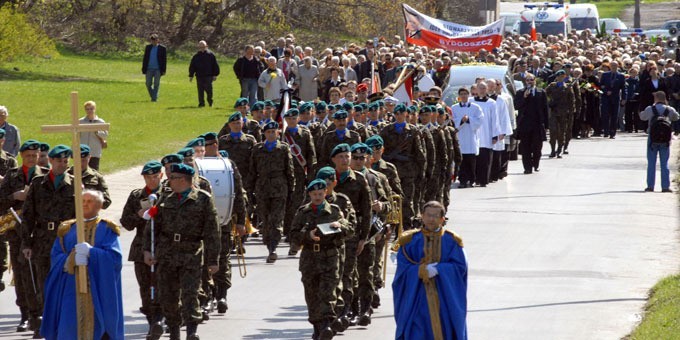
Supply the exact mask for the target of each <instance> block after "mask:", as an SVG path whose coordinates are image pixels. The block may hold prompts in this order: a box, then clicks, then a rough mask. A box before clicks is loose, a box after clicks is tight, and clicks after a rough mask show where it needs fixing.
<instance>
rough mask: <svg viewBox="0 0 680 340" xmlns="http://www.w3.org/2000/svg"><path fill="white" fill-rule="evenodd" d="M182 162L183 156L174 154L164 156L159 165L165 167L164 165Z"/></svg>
mask: <svg viewBox="0 0 680 340" xmlns="http://www.w3.org/2000/svg"><path fill="white" fill-rule="evenodd" d="M182 162H184V156H182V155H180V154H176V153H171V154H169V155H165V157H163V159H161V164H163V165H166V164H174V163H182Z"/></svg>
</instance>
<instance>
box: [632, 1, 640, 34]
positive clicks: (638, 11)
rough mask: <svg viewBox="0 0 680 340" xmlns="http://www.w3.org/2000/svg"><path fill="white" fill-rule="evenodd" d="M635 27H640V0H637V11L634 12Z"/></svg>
mask: <svg viewBox="0 0 680 340" xmlns="http://www.w3.org/2000/svg"><path fill="white" fill-rule="evenodd" d="M633 28H640V0H635V13H633Z"/></svg>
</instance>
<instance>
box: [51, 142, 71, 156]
mask: <svg viewBox="0 0 680 340" xmlns="http://www.w3.org/2000/svg"><path fill="white" fill-rule="evenodd" d="M72 154H73V152H72V151H71V148H69V147H68V146H66V145H64V144H59V145H57V146H55V147H54V149H52V150H51V151H50V153H49V154H48V155H47V156H48V157H49V158H69V157H71V155H72Z"/></svg>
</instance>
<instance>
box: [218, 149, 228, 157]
mask: <svg viewBox="0 0 680 340" xmlns="http://www.w3.org/2000/svg"><path fill="white" fill-rule="evenodd" d="M220 156H222V157H224V158H229V153H228V152H227V150H220Z"/></svg>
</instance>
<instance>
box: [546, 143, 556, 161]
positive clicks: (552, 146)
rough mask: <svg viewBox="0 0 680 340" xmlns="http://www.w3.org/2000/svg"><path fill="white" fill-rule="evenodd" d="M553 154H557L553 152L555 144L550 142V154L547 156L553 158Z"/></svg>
mask: <svg viewBox="0 0 680 340" xmlns="http://www.w3.org/2000/svg"><path fill="white" fill-rule="evenodd" d="M555 156H557V154H556V153H555V144H552V143H551V144H550V156H548V157H550V158H555Z"/></svg>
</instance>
